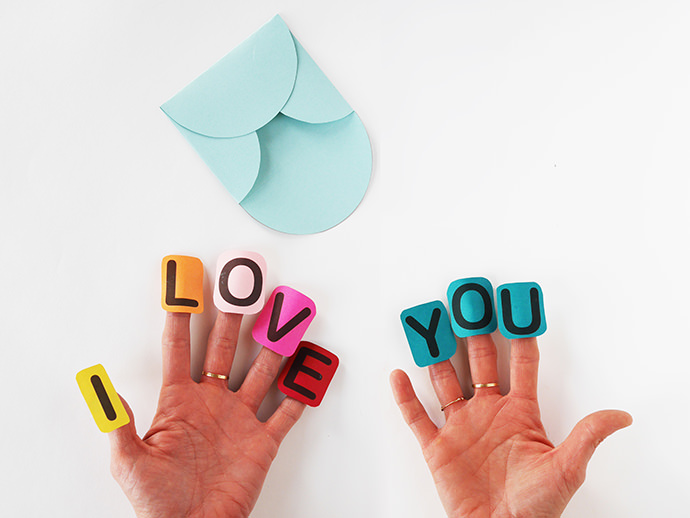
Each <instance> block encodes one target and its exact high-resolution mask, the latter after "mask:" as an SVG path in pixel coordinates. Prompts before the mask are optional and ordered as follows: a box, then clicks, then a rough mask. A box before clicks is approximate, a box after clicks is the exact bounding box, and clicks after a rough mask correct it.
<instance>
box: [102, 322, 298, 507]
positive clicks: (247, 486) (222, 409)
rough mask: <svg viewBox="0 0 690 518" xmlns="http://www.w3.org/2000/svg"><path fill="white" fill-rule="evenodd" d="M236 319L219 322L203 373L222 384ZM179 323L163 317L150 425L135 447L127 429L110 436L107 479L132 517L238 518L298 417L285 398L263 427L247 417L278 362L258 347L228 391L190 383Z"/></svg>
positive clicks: (207, 382)
mask: <svg viewBox="0 0 690 518" xmlns="http://www.w3.org/2000/svg"><path fill="white" fill-rule="evenodd" d="M241 319H242V317H241V315H233V314H225V313H219V314H218V318H217V320H216V323H215V325H214V328H213V330H212V332H211V335H210V337H209V343H208V348H207V353H206V360H205V364H204V370H205V371H207V372H212V373H217V374H223V375H228V374H229V372H230V368H231V366H232V360H233V357H234V353H235V348H236V345H237V337H238V334H239V327H240V323H241ZM189 353H190V338H189V315H186V314H175V313H169V314H168V316H167V319H166V325H165V331H164V335H163V387H162V388H161V393H160V398H159V402H158V411H157V412H156V415H155V417H154V419H153V424H152V426H151V429H150V430H149V431H148V433H147V434H146V435H145V436H144V438H143V439H140V438H139V437H138V436H137V434H136V430H135V427H134V421H133V417H132V413H131V411H130V410H129V407H128V408H127V410H128V412H129V413H130V418H132V422H131V423H130V424H129V425H127V426H125V427H123V428H120V429H118V430H116V431H114V432H112V433H111V434H110V437H111V446H112V460H111V470H112V473H113V476H114V477H115V479H116V480H117V481H118V483H119V484H120V486H121V487H122V489H123V490H124V492H125V494H126V495H127V497H128V498H129V499H130V501H131V503H132V505H133V506H134V509H135V512H136V513H137V516H139V517H147V518H148V517H165V518H175V517H195V516H199V517H201V516H203V517H206V518H208V517H216V516H217V517H221V516H222V517H232V518H235V517H246V516H248V515H249V513H250V511H251V510H252V508H253V507H254V505H255V503H256V501H257V498H258V496H259V493H260V491H261V487H262V485H263V482H264V479H265V478H266V474H267V473H268V469H269V467H270V465H271V462H272V461H273V459H274V458H275V456H276V454H277V452H278V447H279V445H280V443H281V441H282V439H283V438H284V437H285V435H286V434H287V432H288V431H289V430H290V428H291V427H292V425H293V424H294V423H295V422H296V421H297V419H298V418H299V417H300V415H301V414H302V412H303V410H304V404H303V403H300V402H298V401H295V400H294V399H291V398H285V400H283V402H282V403H281V405H280V407H279V408H278V409H277V410H276V412H275V413H274V414H273V415H272V416H271V417H270V418H269V419H268V421H266V422H265V423H263V422H261V421H259V420H258V419H257V417H256V412H257V410H258V408H259V405H260V404H261V402H262V400H263V399H264V397H265V395H266V393H267V392H268V389H269V387H270V385H271V383H272V382H273V380H274V378H275V377H276V375H277V373H278V370H279V368H280V362H281V359H282V357H281V356H280V355H278V354H277V353H274V352H273V351H271V350H269V349H266V348H263V349H262V350H261V352H260V353H259V355H258V356H257V358H256V360H255V361H254V363H253V365H252V367H251V368H250V371H249V373H248V374H247V377H246V378H245V380H244V382H243V384H242V386H241V387H240V389H239V390H238V391H237V392H232V391H231V390H229V389H228V386H227V380H223V379H218V378H210V377H206V376H202V379H201V382H200V383H196V382H194V381H193V380H192V379H191V377H190V374H189V372H190V360H189Z"/></svg>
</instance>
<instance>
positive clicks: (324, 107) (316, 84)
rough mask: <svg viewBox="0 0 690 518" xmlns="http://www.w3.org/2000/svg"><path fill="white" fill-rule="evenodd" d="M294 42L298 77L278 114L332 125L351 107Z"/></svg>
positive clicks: (349, 111) (346, 113) (350, 110)
mask: <svg viewBox="0 0 690 518" xmlns="http://www.w3.org/2000/svg"><path fill="white" fill-rule="evenodd" d="M293 39H294V37H293ZM294 42H295V48H296V49H297V78H296V79H295V88H294V89H293V90H292V95H291V96H290V99H288V102H287V104H286V105H285V106H284V107H283V109H282V110H281V111H282V112H283V113H284V114H285V115H287V116H288V117H292V118H293V119H297V120H301V121H304V122H311V123H322V122H333V121H337V120H339V119H342V118H343V117H345V116H347V115H349V114H350V113H352V108H350V105H349V104H347V101H345V99H343V96H342V95H340V92H338V90H336V88H335V86H333V83H331V82H330V81H329V80H328V78H327V77H326V75H325V74H324V73H323V72H322V71H321V69H320V68H319V66H318V65H317V64H316V63H315V62H314V60H313V59H311V56H309V54H307V51H306V50H304V48H303V47H302V45H300V43H299V41H297V40H296V39H294Z"/></svg>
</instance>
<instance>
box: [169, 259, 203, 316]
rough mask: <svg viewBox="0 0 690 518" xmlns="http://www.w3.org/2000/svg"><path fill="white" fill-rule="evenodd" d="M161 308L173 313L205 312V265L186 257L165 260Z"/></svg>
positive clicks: (198, 260)
mask: <svg viewBox="0 0 690 518" xmlns="http://www.w3.org/2000/svg"><path fill="white" fill-rule="evenodd" d="M161 273H162V279H163V280H162V288H163V289H162V292H163V293H162V296H161V306H163V309H164V310H165V311H170V312H172V313H203V312H204V265H203V263H202V262H201V260H200V259H197V258H196V257H189V256H186V255H169V256H167V257H164V258H163V264H162V268H161Z"/></svg>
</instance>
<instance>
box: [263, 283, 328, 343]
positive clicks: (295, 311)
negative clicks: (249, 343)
mask: <svg viewBox="0 0 690 518" xmlns="http://www.w3.org/2000/svg"><path fill="white" fill-rule="evenodd" d="M315 315H316V305H315V304H314V301H313V300H311V299H310V298H309V297H307V296H306V295H304V294H302V293H300V292H299V291H297V290H294V289H292V288H289V287H288V286H278V287H277V288H276V289H275V290H273V293H271V296H270V298H269V299H268V302H267V303H266V306H264V309H263V310H262V311H261V313H259V316H258V317H257V319H256V323H255V324H254V328H253V329H252V336H253V337H254V340H256V341H257V342H259V343H260V344H261V345H263V346H266V347H268V348H269V349H271V350H273V351H275V352H277V353H278V354H282V355H283V356H292V354H293V353H294V352H295V350H296V349H297V346H298V345H299V342H300V340H301V339H302V337H303V336H304V333H306V331H307V328H308V327H309V324H311V321H312V320H314V316H315Z"/></svg>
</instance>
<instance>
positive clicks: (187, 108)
mask: <svg viewBox="0 0 690 518" xmlns="http://www.w3.org/2000/svg"><path fill="white" fill-rule="evenodd" d="M161 109H162V110H163V112H164V113H165V114H166V115H167V116H168V117H169V118H170V120H171V121H172V123H173V124H174V125H175V127H176V128H177V129H178V130H179V131H180V133H181V134H182V136H183V137H184V138H185V139H186V140H187V142H189V144H190V145H191V146H192V147H193V148H194V149H195V150H196V152H197V153H198V154H199V156H201V158H202V159H203V161H204V162H205V163H206V165H207V166H208V167H209V169H211V171H213V173H214V174H215V175H216V176H217V177H218V179H219V180H220V181H221V183H222V184H223V186H224V187H225V188H226V189H227V190H228V191H229V192H230V194H231V195H232V197H233V198H234V199H235V200H236V201H237V203H239V204H240V205H241V206H242V208H243V209H244V210H245V211H247V212H248V213H249V214H250V215H251V216H252V217H253V218H254V219H256V220H257V221H259V222H261V223H263V224H264V225H266V226H268V227H270V228H273V229H275V230H279V231H281V232H286V233H289V234H313V233H316V232H321V231H323V230H326V229H329V228H331V227H333V226H334V225H337V224H338V223H340V222H341V221H343V220H344V219H345V218H346V217H347V216H349V215H350V214H351V213H352V212H353V211H354V210H355V208H357V205H359V202H360V201H361V200H362V198H363V197H364V193H365V192H366V190H367V187H368V185H369V179H370V177H371V167H372V156H371V144H370V143H369V137H368V135H367V132H366V130H365V129H364V125H363V124H362V121H361V120H360V118H359V117H358V116H357V114H356V113H355V112H354V111H353V110H352V108H351V107H350V105H349V104H348V103H347V102H346V101H345V99H343V97H342V96H341V95H340V93H339V92H338V90H336V88H335V87H334V86H333V84H332V83H331V82H330V81H329V80H328V78H327V77H326V76H325V75H324V73H323V72H322V71H321V69H320V68H319V67H318V66H317V65H316V63H315V62H314V60H313V59H312V58H311V57H310V56H309V54H307V51H306V50H304V47H302V45H300V43H299V42H298V41H297V40H296V39H295V37H294V36H293V35H292V33H291V32H290V29H288V27H287V25H285V22H284V21H283V20H282V19H281V18H280V16H275V17H274V18H273V19H271V20H270V21H269V22H268V23H266V24H265V25H264V26H263V27H261V28H260V29H259V30H258V31H257V32H255V33H254V34H253V35H252V36H250V37H249V38H248V39H247V40H245V41H244V42H243V43H241V44H240V45H239V46H238V47H236V48H235V49H234V50H233V51H231V52H230V53H229V54H227V55H226V56H225V57H223V58H222V59H221V60H220V61H219V62H218V63H216V64H215V65H213V66H212V67H211V68H209V69H208V70H207V71H206V72H204V73H203V74H201V75H200V76H199V77H198V78H197V79H195V80H194V81H193V82H192V83H190V84H189V85H187V86H186V87H185V88H184V89H182V90H181V91H180V92H179V93H177V94H176V95H175V96H174V97H173V98H172V99H170V100H169V101H168V102H166V103H165V104H163V106H161Z"/></svg>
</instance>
